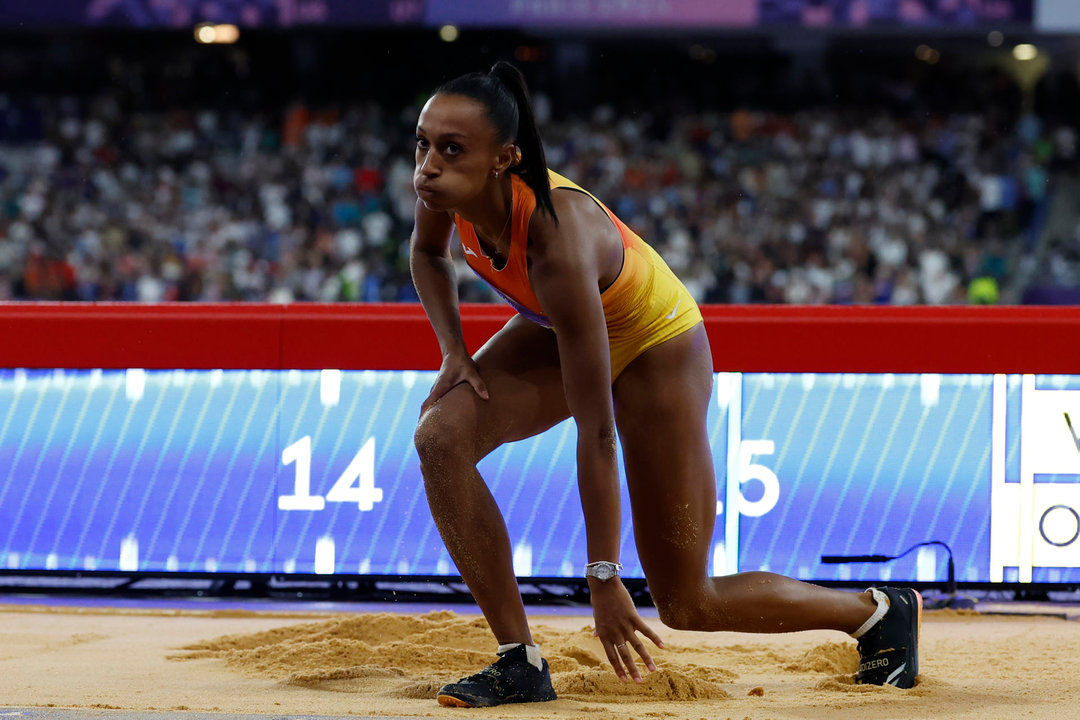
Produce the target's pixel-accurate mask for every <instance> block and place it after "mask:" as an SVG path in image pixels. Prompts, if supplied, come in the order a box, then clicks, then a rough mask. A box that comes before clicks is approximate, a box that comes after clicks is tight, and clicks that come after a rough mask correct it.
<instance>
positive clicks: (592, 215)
mask: <svg viewBox="0 0 1080 720" xmlns="http://www.w3.org/2000/svg"><path fill="white" fill-rule="evenodd" d="M551 201H552V204H553V205H554V206H555V214H556V216H557V217H558V222H556V221H555V219H554V218H552V217H551V216H550V215H548V214H547V213H546V212H543V211H542V210H540V209H539V208H538V209H537V210H536V211H535V212H533V214H532V218H531V219H530V221H529V257H530V258H533V257H544V256H548V255H549V254H551V253H557V254H559V255H562V256H564V257H565V258H567V259H576V261H577V262H579V263H581V264H582V265H584V266H585V267H588V268H593V269H594V272H595V274H596V276H597V280H598V281H599V282H600V284H601V285H606V284H607V282H605V281H608V280H610V279H613V278H614V276H615V275H617V274H618V271H619V268H620V267H621V266H622V238H621V237H620V236H619V232H618V230H617V229H616V228H615V225H614V224H613V223H612V222H611V218H609V217H608V214H607V213H606V212H604V209H603V208H601V207H600V206H599V205H598V204H597V203H596V201H594V200H593V199H592V198H591V197H590V196H589V195H586V194H585V193H583V192H580V191H578V190H574V189H572V188H554V189H553V190H552V191H551Z"/></svg>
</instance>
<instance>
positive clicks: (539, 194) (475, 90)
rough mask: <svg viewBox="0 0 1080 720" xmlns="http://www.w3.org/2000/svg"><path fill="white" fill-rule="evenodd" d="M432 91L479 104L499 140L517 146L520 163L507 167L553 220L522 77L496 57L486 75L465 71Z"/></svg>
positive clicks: (537, 134)
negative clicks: (486, 112) (520, 178)
mask: <svg viewBox="0 0 1080 720" xmlns="http://www.w3.org/2000/svg"><path fill="white" fill-rule="evenodd" d="M435 94H436V95H438V94H444V95H461V96H464V97H467V98H471V99H473V100H476V101H477V102H479V103H482V104H483V105H484V107H486V108H487V110H488V119H489V120H491V124H492V125H493V126H494V127H495V133H496V135H497V136H498V140H499V142H513V143H514V144H515V145H517V146H518V147H519V148H520V149H521V162H520V163H518V164H517V165H514V166H512V167H511V168H510V172H512V173H515V174H517V175H520V176H521V177H522V178H523V179H524V180H525V183H526V184H527V185H528V186H529V188H530V189H531V190H532V191H533V194H534V195H536V204H537V206H538V207H540V208H541V209H542V210H543V211H544V212H546V213H547V214H548V215H550V216H551V219H552V220H554V221H555V222H556V223H558V222H559V218H558V217H557V216H556V215H555V204H554V203H553V202H552V201H551V184H550V181H549V180H548V169H547V159H546V158H545V157H544V144H543V142H541V140H540V132H539V131H538V130H537V129H536V117H535V115H534V114H533V107H532V100H530V99H529V90H528V88H527V87H526V85H525V76H523V75H522V74H521V71H520V70H518V69H517V68H516V67H514V66H513V65H511V64H510V63H508V62H505V61H502V60H500V61H499V62H497V63H495V64H494V65H493V66H492V67H491V71H490V72H488V73H487V74H486V75H485V74H483V73H469V74H468V75H462V76H461V77H458V78H454V79H453V80H451V81H449V82H447V83H444V84H443V85H442V86H440V87H439V89H438V90H436V91H435Z"/></svg>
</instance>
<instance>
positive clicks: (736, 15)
mask: <svg viewBox="0 0 1080 720" xmlns="http://www.w3.org/2000/svg"><path fill="white" fill-rule="evenodd" d="M1069 1H1070V2H1075V1H1077V0H1069ZM1033 2H1034V0H725V1H724V2H718V1H717V0H427V5H426V8H425V11H424V19H425V21H426V22H427V23H428V24H431V25H438V24H443V23H452V24H455V25H474V26H516V27H542V26H553V27H581V28H597V29H599V28H632V27H636V28H665V27H666V28H673V27H683V28H702V27H714V28H722V27H730V28H744V27H753V26H776V25H802V26H805V27H815V28H817V27H820V28H830V27H835V28H862V27H878V28H902V27H940V28H965V27H980V26H982V27H985V26H986V25H996V24H1003V23H1030V22H1031V19H1032V14H1033V13H1032V4H1033Z"/></svg>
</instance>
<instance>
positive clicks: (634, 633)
mask: <svg viewBox="0 0 1080 720" xmlns="http://www.w3.org/2000/svg"><path fill="white" fill-rule="evenodd" d="M589 590H590V591H591V598H592V608H593V621H594V622H595V623H596V631H595V632H594V633H593V635H594V636H596V637H599V638H600V642H601V643H603V645H604V652H605V653H607V658H608V662H610V663H611V667H612V668H614V670H615V674H616V675H618V676H619V679H620V680H622V681H623V682H626V675H627V672H628V671H629V673H630V677H632V678H633V679H634V682H641V681H642V680H641V672H640V671H639V670H638V668H637V664H636V663H635V662H634V652H636V653H637V654H638V656H639V657H640V658H641V661H642V662H643V663H645V667H647V668H649V670H650V671H654V670H656V664H655V663H653V660H652V656H651V655H649V649H648V647H646V645H645V642H644V641H643V640H642V639H641V637H640V636H638V633H641V634H642V635H644V636H645V637H647V638H649V639H650V640H652V642H653V644H654V645H656V647H658V648H662V647H664V641H663V640H661V639H660V636H659V635H657V634H656V632H655V631H654V630H653V629H652V628H651V627H649V626H648V625H646V624H645V621H644V620H642V619H641V616H640V615H638V612H637V608H635V607H634V601H633V600H632V599H631V598H630V593H628V592H627V591H626V586H624V585H623V584H622V582H621V581H620V580H619V579H618V578H612V579H611V580H606V581H601V580H596V579H594V578H589Z"/></svg>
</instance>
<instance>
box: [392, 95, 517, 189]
mask: <svg viewBox="0 0 1080 720" xmlns="http://www.w3.org/2000/svg"><path fill="white" fill-rule="evenodd" d="M509 147H511V148H512V147H513V146H512V145H510V146H509ZM501 155H505V149H504V144H503V143H499V141H498V139H497V137H496V135H495V128H494V127H493V126H492V125H491V121H490V120H488V118H487V111H486V109H485V108H484V106H483V105H482V104H480V103H479V102H477V101H475V100H472V99H470V98H467V97H463V96H461V95H435V96H433V97H432V98H431V99H430V100H428V101H427V104H426V105H424V109H423V110H421V111H420V119H419V120H417V122H416V169H415V170H414V171H413V188H414V189H415V190H416V195H417V197H419V198H420V200H421V202H423V203H424V205H425V206H426V207H427V208H428V209H429V210H449V209H451V208H456V207H459V206H460V205H461V204H462V203H465V202H468V201H469V200H471V199H473V198H475V197H476V196H477V195H479V194H480V191H481V190H482V189H483V188H484V186H485V185H486V184H487V183H488V182H489V181H491V180H493V179H494V172H495V171H496V170H498V169H500V168H501V167H502V163H500V156H501Z"/></svg>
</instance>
